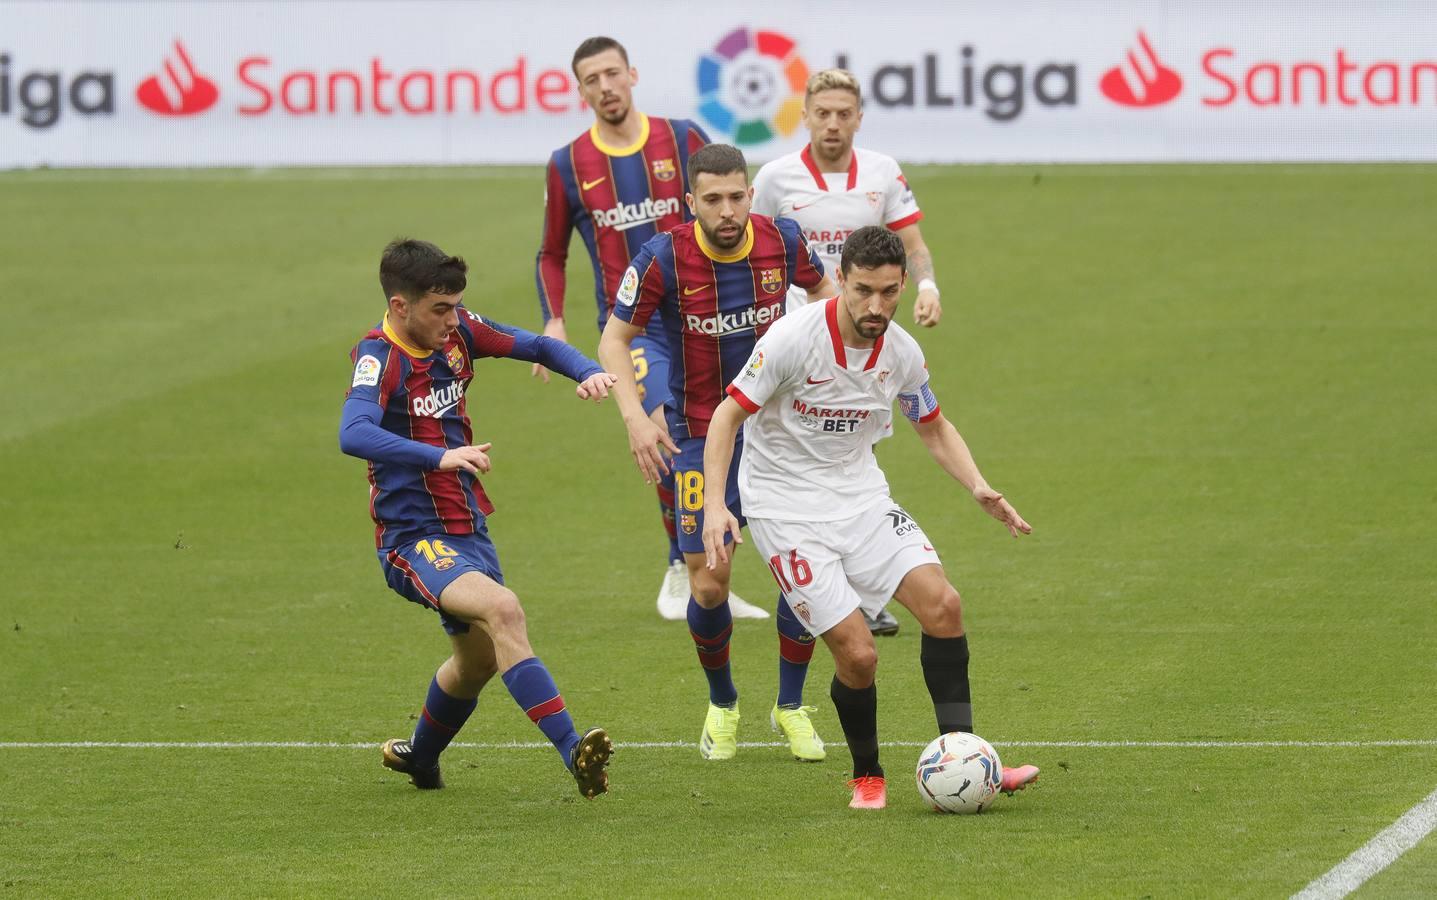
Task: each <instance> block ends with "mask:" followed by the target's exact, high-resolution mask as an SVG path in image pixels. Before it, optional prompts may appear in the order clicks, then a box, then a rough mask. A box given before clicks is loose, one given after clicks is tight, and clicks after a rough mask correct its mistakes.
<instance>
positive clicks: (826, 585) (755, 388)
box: [703, 225, 1038, 809]
mask: <svg viewBox="0 0 1437 900" xmlns="http://www.w3.org/2000/svg"><path fill="white" fill-rule="evenodd" d="M904 262H905V253H904V249H903V241H902V240H901V239H900V238H899V237H898V236H897V235H896V234H894V233H893V232H891V231H889V230H888V229H886V228H884V227H882V226H880V225H867V226H864V227H862V228H859V229H858V230H856V231H854V232H853V234H852V236H850V237H849V238H848V239H847V241H846V242H845V244H844V247H843V255H842V263H841V265H842V268H841V270H840V275H839V279H840V284H841V286H842V293H840V294H839V295H838V296H837V297H834V298H832V299H830V300H827V301H824V302H823V303H822V304H821V305H819V304H814V305H812V306H805V307H804V308H802V309H799V310H797V311H796V312H794V313H792V314H790V315H788V316H785V317H784V319H783V321H781V322H779V323H778V324H777V325H775V326H774V327H773V328H772V329H770V330H769V332H768V333H767V334H766V335H764V336H763V338H762V339H760V340H759V342H758V345H757V346H756V347H755V348H754V351H753V355H752V356H751V357H749V359H748V361H747V365H746V366H744V367H743V369H742V371H741V372H740V373H739V374H738V376H737V377H736V378H735V379H734V380H733V382H732V383H731V384H730V385H729V387H728V394H729V398H728V399H726V400H724V402H723V403H722V404H720V405H719V407H718V409H717V410H715V411H714V413H713V417H712V419H711V420H710V422H709V432H708V436H709V440H708V445H707V449H706V450H705V453H704V464H705V468H706V471H707V474H708V475H709V476H710V477H714V478H716V477H719V475H720V473H722V472H724V471H726V470H728V468H729V465H730V454H731V453H732V452H735V451H734V444H735V439H736V438H737V437H738V434H739V427H740V425H742V426H743V434H744V438H745V441H744V443H745V444H746V445H747V446H746V447H745V448H744V454H743V464H742V466H741V468H740V470H739V494H740V496H741V498H742V499H743V503H744V512H745V513H747V515H748V525H749V532H750V534H751V535H752V537H753V541H754V545H755V546H756V547H757V549H758V551H759V553H761V554H762V555H763V556H764V558H765V559H768V560H769V567H770V568H771V569H772V570H773V575H774V578H775V579H777V580H778V582H779V584H780V585H781V587H782V588H783V591H784V593H785V595H786V596H787V597H788V602H789V605H790V606H791V607H792V608H793V609H794V611H795V612H797V613H798V615H799V617H800V618H802V619H803V622H804V626H805V627H806V628H807V629H808V631H810V632H811V633H812V634H814V635H818V636H821V637H822V638H823V641H824V643H825V644H827V645H828V648H829V650H831V651H832V652H833V667H834V676H833V684H832V688H831V694H830V695H831V697H832V698H833V706H834V709H835V710H836V711H837V713H838V721H839V723H840V724H841V725H842V726H843V735H844V737H845V738H846V739H847V741H848V751H849V753H850V754H851V755H852V756H853V781H852V782H850V784H851V786H852V787H853V800H852V802H851V803H850V804H849V805H850V806H852V807H854V808H856V809H879V808H882V807H883V806H884V805H885V804H886V803H887V785H886V781H885V779H884V775H883V768H882V766H880V765H879V763H878V718H877V716H878V693H877V689H876V687H875V685H874V674H875V672H876V671H877V668H878V651H877V648H876V647H875V646H874V640H873V634H872V632H871V631H870V630H869V629H868V627H867V625H866V624H865V623H864V620H863V616H862V614H861V612H860V611H861V610H864V609H867V610H869V611H873V610H878V609H882V608H883V606H884V605H885V604H887V603H888V600H889V598H890V597H896V598H897V599H898V602H899V603H902V604H903V605H904V606H906V607H907V608H908V609H909V610H910V611H911V612H912V613H913V615H914V618H916V619H917V620H918V623H919V625H920V626H921V627H922V629H923V639H922V642H921V643H922V652H921V654H920V656H921V659H920V662H921V665H922V669H923V681H924V682H925V683H926V684H927V686H928V692H929V695H930V696H931V698H932V700H933V711H934V714H935V716H936V717H937V722H938V733H939V734H948V733H949V732H953V731H966V732H972V730H973V712H972V705H971V700H970V694H969V684H968V637H967V635H966V633H965V632H964V630H963V607H962V602H961V600H960V598H959V596H958V592H957V591H956V590H954V588H953V585H952V584H951V583H950V582H949V581H948V577H947V575H946V574H945V572H944V570H943V565H942V562H941V561H940V560H939V558H938V552H937V551H936V550H935V549H934V548H933V545H932V544H931V543H930V542H929V539H928V536H927V535H925V534H924V533H923V529H922V528H920V527H919V525H918V523H917V522H916V521H914V519H913V517H912V516H910V515H909V514H908V513H907V512H905V511H904V510H903V508H902V507H900V506H898V504H896V503H894V501H893V498H892V497H891V496H890V494H889V490H888V482H887V479H885V478H884V476H883V471H882V470H881V469H879V468H878V462H877V460H875V459H874V456H873V442H874V440H875V439H876V438H877V437H878V436H879V435H880V434H882V433H883V432H884V431H885V430H886V429H887V428H888V426H889V424H890V421H891V419H892V416H893V404H894V402H895V401H897V403H898V405H899V407H900V408H901V409H902V410H903V414H904V416H906V417H907V418H908V419H909V420H910V421H911V422H912V423H913V427H914V430H915V431H917V432H918V435H919V437H921V438H922V439H923V443H924V444H925V445H926V446H927V448H928V452H929V454H930V455H931V456H932V457H933V459H934V461H935V462H937V463H938V465H939V466H940V467H941V468H942V469H943V471H944V472H946V473H947V474H948V475H949V476H951V477H952V478H953V479H954V480H956V481H957V482H958V483H960V484H961V485H963V487H964V488H965V489H966V490H967V491H968V494H969V496H971V497H972V498H973V500H974V501H976V502H977V503H978V505H979V506H980V507H982V509H983V511H984V512H986V513H988V514H989V515H990V516H992V517H993V518H995V519H997V520H998V521H999V522H1000V523H1001V524H1002V525H1003V526H1004V528H1006V529H1007V530H1008V532H1009V533H1010V534H1011V535H1013V537H1015V538H1016V537H1018V535H1020V534H1028V533H1030V532H1031V531H1032V529H1031V528H1030V527H1029V526H1028V523H1027V522H1025V521H1023V517H1022V516H1020V515H1018V513H1017V511H1016V510H1014V509H1013V507H1012V505H1011V504H1009V503H1008V501H1007V500H1005V499H1004V498H1003V495H1002V494H1000V493H999V492H997V491H995V490H993V488H991V487H990V486H989V485H988V482H987V481H985V480H984V479H983V475H982V473H981V472H979V471H978V465H977V463H975V462H974V461H973V454H972V453H971V452H969V450H968V445H967V444H966V443H964V441H963V437H962V435H960V434H959V433H958V431H957V429H955V428H954V427H953V425H952V424H951V423H949V421H948V420H947V419H945V418H944V417H943V413H942V410H940V409H939V407H938V399H937V398H936V397H935V396H934V395H933V391H932V389H931V388H930V387H929V386H928V367H927V365H926V364H925V363H924V360H923V350H922V348H920V347H919V346H918V342H917V341H915V340H914V339H913V338H912V337H911V336H910V335H909V334H908V333H907V332H905V331H904V330H903V329H902V328H900V327H899V326H898V325H896V324H894V323H893V321H892V320H893V313H894V310H895V309H896V308H897V306H898V297H899V295H900V293H901V292H902V290H903V283H904ZM707 506H708V509H707V511H706V512H707V515H706V516H705V519H704V523H705V524H704V531H703V542H704V547H705V549H706V551H707V553H708V562H709V565H712V566H719V565H723V564H724V563H725V562H726V561H727V558H728V555H729V551H728V548H727V547H725V542H726V541H727V540H729V539H732V540H734V541H735V542H738V541H740V540H742V538H741V537H740V535H739V520H738V519H737V518H736V517H735V516H734V514H733V513H731V512H730V511H729V510H728V509H725V508H724V499H723V498H722V497H720V496H719V495H717V494H711V495H709V497H708V499H707ZM1037 777H1038V768H1037V767H1036V766H1016V767H1013V768H1005V769H1004V770H1003V773H1002V790H1004V791H1006V792H1009V793H1012V792H1013V791H1017V790H1022V789H1023V788H1024V787H1025V786H1027V785H1028V784H1030V783H1032V782H1033V781H1034V780H1036V779H1037Z"/></svg>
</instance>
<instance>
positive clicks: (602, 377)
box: [575, 372, 619, 403]
mask: <svg viewBox="0 0 1437 900" xmlns="http://www.w3.org/2000/svg"><path fill="white" fill-rule="evenodd" d="M618 383H619V376H617V375H614V374H611V373H609V372H598V373H596V374H594V375H590V376H589V377H588V378H585V379H584V380H583V381H581V382H579V387H578V389H577V390H576V391H575V393H577V394H578V395H579V399H580V400H592V401H594V402H595V403H602V402H603V401H604V399H605V398H606V397H608V396H609V388H611V387H613V386H614V385H616V384H618Z"/></svg>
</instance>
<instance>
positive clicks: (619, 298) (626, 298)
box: [613, 234, 669, 328]
mask: <svg viewBox="0 0 1437 900" xmlns="http://www.w3.org/2000/svg"><path fill="white" fill-rule="evenodd" d="M668 239H669V236H668V235H666V234H661V235H658V236H656V237H654V238H652V239H651V240H650V241H649V242H648V243H646V244H644V246H643V247H640V248H639V252H638V254H637V255H635V256H634V259H633V262H631V263H629V268H628V270H627V271H625V272H624V277H623V280H622V281H620V282H619V292H618V294H616V295H615V296H614V311H613V315H615V316H618V317H619V319H620V320H622V321H624V322H628V323H629V324H630V325H633V326H634V327H636V328H644V327H647V326H648V324H649V320H650V319H652V318H653V316H654V313H655V312H656V311H657V310H658V308H659V307H660V305H662V304H663V301H664V296H665V295H666V294H667V293H668V284H667V281H666V279H665V278H664V271H663V266H662V265H660V264H659V260H658V257H657V256H656V255H655V249H656V247H655V242H656V241H663V240H668Z"/></svg>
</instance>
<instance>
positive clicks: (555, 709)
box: [524, 694, 564, 723]
mask: <svg viewBox="0 0 1437 900" xmlns="http://www.w3.org/2000/svg"><path fill="white" fill-rule="evenodd" d="M563 711H564V698H563V697H562V696H560V695H559V694H555V695H554V698H553V699H552V700H545V701H544V702H543V703H540V704H538V705H537V706H531V707H529V708H528V709H526V710H524V713H525V714H526V715H528V717H529V718H530V719H531V720H533V721H534V722H536V723H537V722H538V721H539V720H540V719H542V718H544V717H545V716H552V715H553V714H554V713H561V712H563Z"/></svg>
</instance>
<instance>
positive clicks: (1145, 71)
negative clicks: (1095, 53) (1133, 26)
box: [1098, 30, 1183, 106]
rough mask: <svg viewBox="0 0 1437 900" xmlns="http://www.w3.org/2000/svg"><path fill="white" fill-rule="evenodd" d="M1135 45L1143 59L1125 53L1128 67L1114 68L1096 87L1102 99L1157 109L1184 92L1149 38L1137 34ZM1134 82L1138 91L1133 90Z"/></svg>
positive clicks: (1179, 81) (1174, 73)
mask: <svg viewBox="0 0 1437 900" xmlns="http://www.w3.org/2000/svg"><path fill="white" fill-rule="evenodd" d="M1138 44H1139V45H1141V46H1142V48H1143V54H1144V56H1145V58H1144V59H1142V60H1139V59H1138V56H1137V54H1136V53H1134V52H1133V51H1132V50H1129V51H1128V63H1127V64H1128V66H1129V68H1124V67H1123V66H1121V65H1118V66H1114V67H1113V68H1111V69H1109V70H1108V71H1106V72H1104V73H1103V78H1102V80H1101V81H1099V82H1098V88H1099V89H1100V90H1102V92H1103V96H1105V97H1107V98H1108V99H1109V100H1111V101H1113V102H1114V103H1117V104H1120V105H1122V106H1158V105H1161V104H1163V103H1167V102H1168V101H1169V100H1171V99H1173V98H1174V97H1176V96H1177V95H1178V92H1179V91H1181V90H1182V89H1183V79H1182V76H1180V75H1179V74H1178V73H1177V72H1175V71H1173V70H1172V69H1169V68H1168V67H1167V66H1165V65H1163V64H1162V61H1161V60H1159V59H1158V55H1157V53H1155V52H1154V51H1153V45H1152V44H1150V43H1148V36H1147V35H1146V34H1143V32H1142V31H1141V30H1140V31H1138ZM1135 83H1136V86H1137V89H1136V90H1135V89H1134V84H1135Z"/></svg>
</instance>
